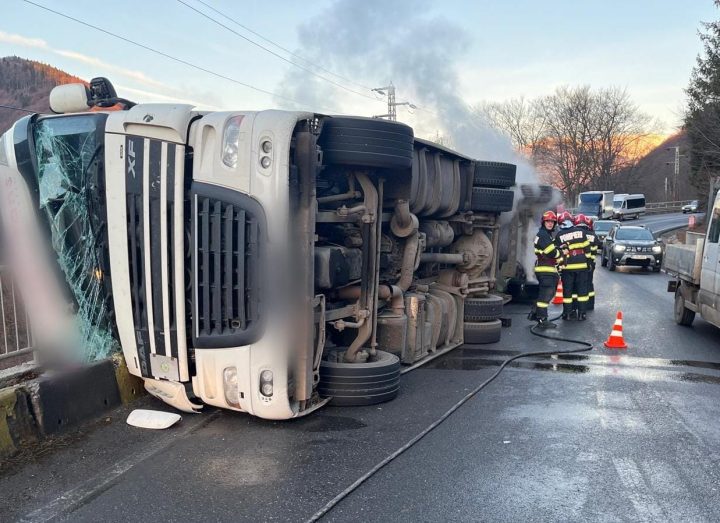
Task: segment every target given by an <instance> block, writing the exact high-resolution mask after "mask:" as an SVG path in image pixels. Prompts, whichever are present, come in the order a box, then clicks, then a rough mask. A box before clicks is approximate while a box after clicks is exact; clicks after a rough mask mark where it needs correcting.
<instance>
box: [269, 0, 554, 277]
mask: <svg viewBox="0 0 720 523" xmlns="http://www.w3.org/2000/svg"><path fill="white" fill-rule="evenodd" d="M299 39H300V41H301V42H303V45H302V48H301V49H300V50H299V51H298V53H297V54H299V55H300V56H303V57H304V58H306V59H308V60H310V61H312V62H314V63H317V64H321V65H322V66H323V67H324V68H326V69H328V70H331V71H334V72H335V73H337V74H339V75H342V76H343V77H345V78H350V79H352V80H354V81H355V82H357V83H359V84H363V85H364V86H366V87H367V86H370V87H380V86H385V85H387V84H388V83H389V82H390V81H392V82H393V84H394V85H396V86H397V87H398V92H402V93H403V97H402V98H398V100H397V101H403V100H405V99H408V100H411V101H412V102H413V103H414V104H416V105H417V106H419V109H418V110H417V112H416V114H415V123H414V127H415V129H416V135H419V136H421V137H429V136H431V135H433V134H435V133H434V132H427V133H426V134H425V135H424V136H423V135H422V133H421V132H420V133H419V132H418V130H426V131H430V130H440V129H441V130H442V134H443V135H444V136H447V137H449V138H450V140H451V142H452V144H453V148H454V149H456V150H457V151H459V152H461V153H463V154H465V155H467V156H471V157H473V158H477V159H480V160H491V161H500V162H509V163H514V164H516V165H517V183H518V185H519V184H523V183H528V184H539V183H540V182H539V179H538V176H537V173H536V172H535V170H534V168H533V167H532V166H531V165H530V163H529V162H528V161H527V160H526V159H525V158H524V157H523V156H522V155H520V154H518V153H517V152H516V151H515V150H514V148H513V146H512V144H511V142H510V140H509V139H508V138H507V137H506V136H504V135H503V134H501V133H500V132H499V131H497V130H496V129H494V128H492V127H491V126H490V125H489V124H488V122H487V121H485V120H484V119H483V118H482V117H481V116H480V115H479V114H477V113H476V112H474V111H472V110H471V108H470V107H469V106H468V104H467V103H466V102H465V101H464V100H463V98H462V96H461V95H460V94H459V90H460V89H461V86H460V80H459V74H458V70H459V67H460V64H461V59H462V58H463V57H464V56H465V54H466V53H467V51H468V49H469V47H470V43H471V39H470V36H469V35H468V34H467V33H466V32H465V31H464V30H463V29H462V28H461V27H460V26H458V25H457V24H454V23H452V22H451V21H449V20H447V19H446V18H444V17H442V16H439V15H435V14H432V5H431V4H429V3H428V2H426V1H422V2H417V1H410V0H394V1H392V2H388V1H387V0H366V1H364V2H357V1H354V0H338V1H336V2H335V3H334V4H332V5H331V6H330V7H328V8H327V9H326V10H325V11H324V12H322V13H321V14H320V15H319V16H317V17H314V18H313V20H312V22H309V23H307V24H304V25H302V26H301V27H300V28H299ZM300 63H302V65H303V66H304V67H307V66H308V64H307V63H306V62H300ZM317 72H318V74H322V75H324V76H328V75H327V73H324V72H322V71H320V70H318V71H317ZM333 80H336V81H338V82H339V83H345V84H346V85H349V87H351V88H352V89H353V90H356V91H363V89H362V88H361V87H358V85H352V84H347V82H343V81H342V80H339V79H338V78H336V77H333ZM364 92H366V93H368V94H369V90H368V89H365V90H364ZM279 94H281V95H283V96H285V97H288V98H292V99H295V100H300V101H302V102H303V104H314V105H315V106H316V107H318V108H321V107H322V108H326V107H335V108H336V109H335V110H336V111H337V112H342V113H346V114H365V115H367V116H371V115H372V114H380V113H384V112H386V107H385V106H384V103H385V101H384V100H382V99H381V100H379V101H378V102H377V103H373V102H372V101H370V100H365V99H363V98H361V97H359V96H357V95H355V94H351V93H348V92H347V91H343V90H342V89H339V88H337V87H336V86H333V85H332V84H330V83H329V82H326V81H323V80H322V79H320V78H317V77H316V76H313V75H311V74H309V73H307V72H306V71H302V70H300V69H295V68H293V69H292V70H290V71H289V72H288V73H287V74H286V76H285V78H284V81H283V82H282V84H281V86H280V90H279ZM277 102H278V103H279V104H281V105H284V106H285V107H288V108H290V107H291V106H288V103H287V102H283V101H282V100H281V99H278V100H277ZM400 119H401V120H402V119H403V118H402V117H401V118H400ZM519 200H520V192H519V190H518V191H516V198H515V202H516V204H517V202H518V201H519ZM549 207H550V204H548V208H549ZM543 210H544V209H543ZM540 213H542V210H540ZM514 217H515V213H506V214H505V215H504V221H505V222H508V221H510V220H512V219H514ZM538 218H539V215H538ZM529 227H531V228H532V229H533V230H532V231H529V230H528V231H526V235H525V236H526V237H527V236H529V238H530V241H532V237H533V236H534V232H535V230H536V229H537V227H539V222H538V221H534V222H532V223H531V224H530V225H529ZM530 254H531V255H532V250H530ZM526 258H527V259H526V260H525V261H524V265H525V268H526V272H527V273H528V274H529V275H532V273H533V272H532V265H533V261H534V256H527V257H526Z"/></svg>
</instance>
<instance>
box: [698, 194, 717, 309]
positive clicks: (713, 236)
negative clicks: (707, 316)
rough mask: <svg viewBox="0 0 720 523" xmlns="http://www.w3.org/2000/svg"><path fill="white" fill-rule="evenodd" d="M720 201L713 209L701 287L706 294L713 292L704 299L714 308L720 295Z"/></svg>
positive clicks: (704, 252) (704, 254)
mask: <svg viewBox="0 0 720 523" xmlns="http://www.w3.org/2000/svg"><path fill="white" fill-rule="evenodd" d="M718 203H719V202H718V201H716V202H715V206H714V207H713V210H712V215H711V216H712V217H711V220H710V227H709V230H708V235H707V240H706V241H705V250H704V251H703V260H702V269H701V272H700V288H701V289H702V290H703V291H704V294H705V293H707V294H711V296H708V298H709V300H703V301H704V302H705V301H709V302H710V303H711V306H712V307H713V309H716V308H717V305H718V303H719V301H718V297H719V296H720V274H719V273H720V265H719V264H720V258H719V254H720V247H719V246H718V240H719V239H720V206H719V205H718Z"/></svg>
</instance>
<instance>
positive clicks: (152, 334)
mask: <svg viewBox="0 0 720 523" xmlns="http://www.w3.org/2000/svg"><path fill="white" fill-rule="evenodd" d="M125 146H126V150H127V151H128V155H127V162H130V161H131V158H134V163H133V164H132V168H127V169H126V179H125V188H126V194H125V210H126V213H127V248H128V270H129V284H130V301H131V304H132V313H133V323H134V328H135V343H136V345H137V354H138V364H139V366H140V370H141V373H142V375H143V376H148V377H149V376H161V375H162V374H161V373H159V372H158V370H157V369H154V370H153V366H154V365H155V364H153V357H155V356H161V357H167V358H174V359H177V358H178V354H179V351H182V352H184V351H185V348H186V344H185V341H184V337H185V334H184V332H185V329H184V327H183V326H180V327H181V328H180V330H178V320H177V301H178V300H184V289H182V288H181V289H176V285H175V272H176V271H175V266H176V263H178V260H176V257H177V256H181V257H184V253H183V252H182V251H181V252H176V248H175V238H176V235H175V230H174V227H173V225H174V215H175V212H176V206H175V197H174V194H175V191H174V187H175V182H176V177H181V176H182V166H181V165H176V162H175V157H176V148H177V147H178V146H177V145H175V144H170V143H164V142H161V141H159V140H149V139H146V138H143V137H139V136H128V137H127V138H126V142H125ZM145 152H147V154H144V153H145ZM163 157H164V158H165V161H164V162H163ZM146 162H147V165H145V163H146ZM178 181H179V182H180V183H182V179H181V178H179V180H178ZM180 234H182V233H180ZM163 238H164V239H165V242H164V243H163ZM182 264H184V262H183V263H181V265H182ZM178 332H180V336H178ZM179 337H180V338H183V339H182V340H179V339H178V338H179Z"/></svg>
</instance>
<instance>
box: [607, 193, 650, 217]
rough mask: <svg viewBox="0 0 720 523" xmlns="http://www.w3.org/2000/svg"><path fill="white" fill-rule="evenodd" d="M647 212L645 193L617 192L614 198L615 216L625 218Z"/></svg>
mask: <svg viewBox="0 0 720 523" xmlns="http://www.w3.org/2000/svg"><path fill="white" fill-rule="evenodd" d="M641 214H645V195H644V194H616V195H615V198H614V199H613V218H615V219H616V220H625V219H627V218H639V217H640V215H641Z"/></svg>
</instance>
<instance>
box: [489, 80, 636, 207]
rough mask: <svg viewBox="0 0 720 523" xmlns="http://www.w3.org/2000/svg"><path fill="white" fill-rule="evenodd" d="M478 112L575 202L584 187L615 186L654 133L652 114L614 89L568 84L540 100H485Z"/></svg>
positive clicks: (604, 187) (605, 188)
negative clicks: (651, 132) (621, 174)
mask: <svg viewBox="0 0 720 523" xmlns="http://www.w3.org/2000/svg"><path fill="white" fill-rule="evenodd" d="M479 111H480V112H481V113H483V114H484V115H485V116H486V118H487V119H488V120H489V121H490V122H491V123H492V124H493V125H494V126H496V127H497V128H499V129H501V130H502V131H503V132H504V133H505V134H507V135H508V136H509V137H510V138H511V139H512V141H513V143H514V144H515V146H516V147H517V148H518V149H520V150H521V151H523V152H525V153H526V154H527V155H528V156H529V157H530V158H531V160H532V161H533V163H534V164H535V166H536V167H537V168H538V170H539V171H540V172H541V174H543V175H544V177H545V178H546V180H547V181H548V182H550V183H553V184H554V185H555V186H557V187H558V188H560V189H561V190H562V191H563V192H564V193H565V195H566V196H567V197H568V199H569V200H570V201H573V200H574V198H575V196H576V195H577V194H578V193H579V192H581V191H583V190H588V189H598V190H609V189H613V188H614V186H615V184H616V183H617V182H618V174H619V173H620V172H626V173H627V172H630V171H629V170H628V167H630V166H632V165H633V162H635V161H636V160H637V158H638V156H639V152H640V147H641V146H642V144H643V138H644V137H645V136H647V134H648V133H649V118H648V117H647V116H645V115H644V114H642V113H641V112H640V111H639V110H638V108H637V106H636V105H635V104H634V103H633V102H632V101H631V99H630V96H629V95H628V93H627V91H626V90H625V89H620V88H615V87H612V88H607V89H599V90H592V89H591V88H590V87H589V86H579V87H569V86H564V87H560V88H558V89H557V90H556V91H555V92H554V93H553V94H552V95H549V96H545V97H542V98H539V99H535V100H530V101H527V100H525V99H524V98H519V99H513V100H510V101H508V102H504V103H495V104H486V105H484V106H482V107H480V108H479Z"/></svg>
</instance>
